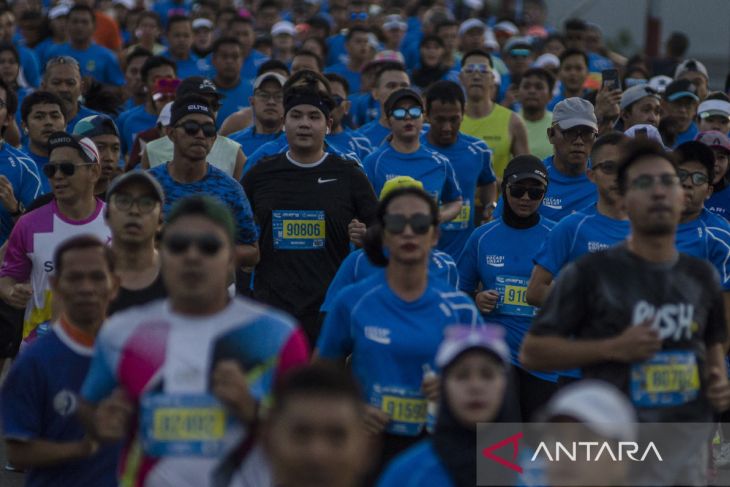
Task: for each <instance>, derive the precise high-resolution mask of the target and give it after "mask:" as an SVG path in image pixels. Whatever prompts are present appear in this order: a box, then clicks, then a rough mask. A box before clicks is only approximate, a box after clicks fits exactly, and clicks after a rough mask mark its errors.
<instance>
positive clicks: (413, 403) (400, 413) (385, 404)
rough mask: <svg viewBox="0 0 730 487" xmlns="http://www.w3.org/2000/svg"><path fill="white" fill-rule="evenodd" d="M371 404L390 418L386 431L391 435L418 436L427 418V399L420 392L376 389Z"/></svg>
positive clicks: (390, 388)
mask: <svg viewBox="0 0 730 487" xmlns="http://www.w3.org/2000/svg"><path fill="white" fill-rule="evenodd" d="M371 403H372V404H373V405H374V406H376V407H379V408H380V410H381V411H384V412H385V413H387V414H388V416H390V423H388V426H387V427H386V431H387V432H388V433H391V434H396V435H404V436H417V435H419V434H420V433H421V431H422V430H423V427H424V424H425V422H426V416H427V403H426V398H425V397H423V395H422V394H421V393H420V391H408V390H405V389H402V388H398V387H376V388H375V389H374V393H373V395H372V398H371Z"/></svg>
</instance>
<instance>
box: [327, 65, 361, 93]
mask: <svg viewBox="0 0 730 487" xmlns="http://www.w3.org/2000/svg"><path fill="white" fill-rule="evenodd" d="M325 73H335V74H339V75H340V76H342V77H343V78H345V79H346V80H347V83H348V84H349V85H350V93H360V87H361V86H362V80H361V79H360V72H359V71H352V70H351V69H350V68H349V67H348V66H347V63H346V62H344V63H337V64H334V65H332V66H330V67H328V68H327V69H325Z"/></svg>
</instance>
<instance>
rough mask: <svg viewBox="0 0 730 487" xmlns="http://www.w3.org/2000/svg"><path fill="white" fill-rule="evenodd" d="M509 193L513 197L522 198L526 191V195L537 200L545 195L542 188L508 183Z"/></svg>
mask: <svg viewBox="0 0 730 487" xmlns="http://www.w3.org/2000/svg"><path fill="white" fill-rule="evenodd" d="M508 187H509V194H510V195H511V196H512V197H513V198H522V197H523V196H525V193H527V197H528V198H530V199H531V200H539V199H541V198H542V197H543V196H545V190H544V189H543V188H535V187H532V186H517V185H512V184H510V185H509V186H508Z"/></svg>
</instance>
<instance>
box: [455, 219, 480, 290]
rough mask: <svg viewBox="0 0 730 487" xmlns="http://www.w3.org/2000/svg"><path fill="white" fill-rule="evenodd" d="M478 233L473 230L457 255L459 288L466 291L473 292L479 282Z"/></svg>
mask: <svg viewBox="0 0 730 487" xmlns="http://www.w3.org/2000/svg"><path fill="white" fill-rule="evenodd" d="M479 235H481V233H477V232H474V233H472V234H471V235H470V236H469V240H467V241H466V245H464V250H462V251H461V256H460V257H459V262H458V264H457V265H458V268H459V289H460V290H461V291H464V292H466V293H473V292H474V291H475V290H476V288H477V284H479Z"/></svg>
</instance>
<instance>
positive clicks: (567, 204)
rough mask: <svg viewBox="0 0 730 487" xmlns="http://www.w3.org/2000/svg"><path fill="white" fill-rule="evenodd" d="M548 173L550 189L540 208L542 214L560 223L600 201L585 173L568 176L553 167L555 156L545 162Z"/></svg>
mask: <svg viewBox="0 0 730 487" xmlns="http://www.w3.org/2000/svg"><path fill="white" fill-rule="evenodd" d="M543 163H544V164H545V167H546V168H547V173H548V181H549V183H548V187H547V192H546V193H545V198H544V199H543V200H542V206H540V214H541V215H542V216H544V217H545V218H547V219H548V220H552V221H554V222H559V221H560V220H562V219H563V218H565V217H566V216H568V215H571V214H573V213H575V212H576V211H581V210H583V209H584V208H588V207H589V206H591V205H594V204H595V203H596V202H597V201H598V191H597V190H596V185H595V184H593V183H592V182H591V181H590V180H589V179H588V176H586V175H585V173H583V174H580V175H579V176H568V175H566V174H563V173H562V172H560V171H558V170H557V169H556V168H555V166H553V156H550V157H548V158H547V159H545V160H544V161H543Z"/></svg>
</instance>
